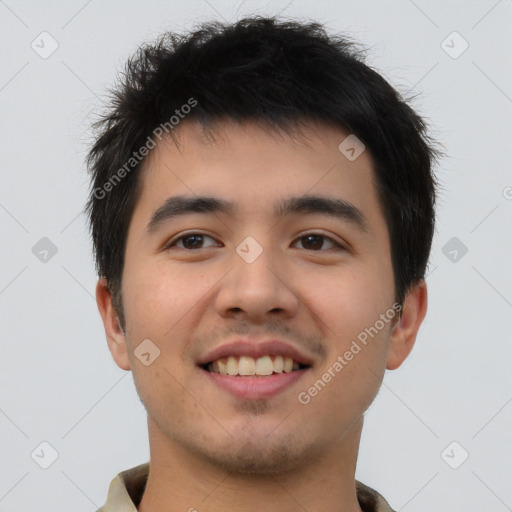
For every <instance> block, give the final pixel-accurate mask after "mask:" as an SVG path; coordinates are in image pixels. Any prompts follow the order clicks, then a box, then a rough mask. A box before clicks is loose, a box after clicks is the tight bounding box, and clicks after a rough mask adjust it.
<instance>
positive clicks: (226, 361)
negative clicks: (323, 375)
mask: <svg viewBox="0 0 512 512" xmlns="http://www.w3.org/2000/svg"><path fill="white" fill-rule="evenodd" d="M200 366H201V368H203V369H204V370H206V371H207V372H209V373H215V374H219V375H229V376H231V377H246V378H247V377H269V376H272V375H279V374H283V373H292V372H297V371H301V370H306V369H307V368H310V367H311V365H308V364H303V363H300V362H299V361H296V360H294V359H293V358H291V357H283V356H280V355H277V356H272V355H264V356H262V357H258V358H253V357H250V356H228V357H222V358H219V359H216V360H215V361H210V362H209V363H205V364H202V365H200Z"/></svg>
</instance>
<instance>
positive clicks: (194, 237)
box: [165, 233, 213, 250]
mask: <svg viewBox="0 0 512 512" xmlns="http://www.w3.org/2000/svg"><path fill="white" fill-rule="evenodd" d="M205 238H209V239H210V240H213V238H212V237H211V236H208V235H203V234H201V233H189V234H188V235H183V236H181V237H180V238H177V239H176V240H174V241H173V242H171V243H169V244H167V245H166V247H165V248H166V249H170V248H171V247H174V246H177V244H178V243H179V242H183V245H182V246H181V247H180V246H178V248H179V249H187V250H189V249H204V248H205V247H203V242H204V239H205ZM210 247H211V246H210Z"/></svg>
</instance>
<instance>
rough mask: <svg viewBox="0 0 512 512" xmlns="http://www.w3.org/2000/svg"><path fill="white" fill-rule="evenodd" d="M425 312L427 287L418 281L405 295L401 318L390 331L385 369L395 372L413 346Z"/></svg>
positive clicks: (421, 281) (422, 281)
mask: <svg viewBox="0 0 512 512" xmlns="http://www.w3.org/2000/svg"><path fill="white" fill-rule="evenodd" d="M426 312H427V285H426V283H425V281H424V280H420V281H419V282H418V284H416V285H415V286H414V287H413V288H412V289H411V290H410V291H409V293H408V294H407V295H406V297H405V299H404V303H403V309H402V311H401V313H402V314H401V316H400V317H399V318H398V320H397V321H396V323H395V325H394V327H393V329H392V331H391V342H390V345H389V350H388V357H387V362H386V368H387V369H388V370H396V369H397V368H398V367H399V366H400V365H401V364H402V363H403V362H404V361H405V359H406V358H407V356H408V355H409V353H410V352H411V350H412V347H413V346H414V342H415V341H416V336H417V334H418V330H419V328H420V325H421V322H423V319H424V318H425V313H426Z"/></svg>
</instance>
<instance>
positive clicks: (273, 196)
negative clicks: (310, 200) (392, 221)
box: [134, 121, 385, 228]
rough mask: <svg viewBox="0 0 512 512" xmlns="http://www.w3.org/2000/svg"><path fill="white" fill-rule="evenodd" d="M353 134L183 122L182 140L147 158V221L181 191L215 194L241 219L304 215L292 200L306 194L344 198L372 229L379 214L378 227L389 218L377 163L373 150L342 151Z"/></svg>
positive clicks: (318, 127)
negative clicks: (354, 153) (381, 199)
mask: <svg viewBox="0 0 512 512" xmlns="http://www.w3.org/2000/svg"><path fill="white" fill-rule="evenodd" d="M348 135H349V134H347V133H345V132H343V131H341V130H339V129H336V128H333V127H331V126H327V125H323V124H315V123H311V124H309V125H306V126H303V127H301V130H300V133H295V132H293V133H290V132H286V131H276V130H271V129H268V128H267V127H265V126H262V125H259V124H256V123H245V124H237V123H235V122H231V121H222V122H219V123H217V124H216V125H215V126H214V127H213V130H211V131H206V132H205V131H204V130H203V129H202V127H200V126H199V125H198V124H197V123H195V122H190V121H186V122H183V123H182V124H181V125H180V126H179V131H178V132H177V133H176V138H177V143H176V141H174V140H173V139H171V138H170V137H169V138H168V139H167V140H165V139H164V140H162V141H161V142H159V143H158V144H157V146H156V148H154V149H153V150H152V152H151V153H150V155H149V157H148V159H147V161H146V162H145V165H144V169H143V171H142V176H141V183H140V185H141V194H140V195H139V200H138V204H137V206H136V214H137V217H143V218H144V220H145V222H146V223H148V222H149V221H150V220H151V219H152V218H153V217H154V216H155V214H156V213H157V209H158V208H161V207H162V206H163V205H164V204H165V202H166V201H168V200H169V198H171V197H176V196H180V197H181V198H194V197H196V198H198V197H215V198H217V199H219V200H221V201H223V202H224V203H229V204H230V208H229V209H225V210H224V213H227V214H229V215H231V216H232V217H235V218H240V219H242V218H244V217H253V218H256V217H255V216H256V215H257V216H258V218H259V219H263V218H269V219H272V218H275V217H278V216H280V215H281V216H282V214H283V211H285V212H292V213H293V212H294V211H295V212H296V213H297V208H296V209H295V210H294V209H293V208H291V209H290V208H289V206H290V204H291V203H290V200H291V199H292V198H294V197H295V198H296V197H303V196H305V195H307V196H315V197H319V196H322V197H329V198H331V199H335V200H336V199H339V200H341V201H342V202H343V203H344V205H345V206H346V205H349V206H353V207H354V211H356V213H355V214H354V211H352V212H351V213H350V212H349V215H350V214H353V216H357V212H361V213H362V214H363V216H364V218H365V219H366V218H368V220H369V221H370V222H369V224H370V227H371V224H372V218H373V224H375V222H377V223H379V222H381V221H382V222H383V218H382V217H383V216H382V212H381V211H380V208H379V202H378V198H377V194H376V187H375V184H374V171H373V161H372V158H371V156H370V154H369V152H368V151H366V150H365V151H363V152H362V153H361V154H360V155H359V156H358V157H357V158H356V159H349V158H347V156H345V153H343V152H342V151H340V149H339V146H340V144H342V148H344V145H346V144H345V142H344V141H346V140H347V137H348ZM348 140H350V139H348ZM356 149H360V148H356ZM349 156H350V153H349ZM181 206H183V205H181ZM324 206H325V205H324ZM338 206H339V205H338ZM287 207H288V208H287ZM299 209H300V208H299ZM219 211H220V210H219ZM302 212H303V213H305V212H307V208H303V209H302ZM221 213H222V212H221ZM134 217H135V215H134ZM379 217H380V218H379ZM135 220H136V219H135V218H134V221H135ZM382 222H381V227H382ZM373 227H375V226H373ZM384 228H385V226H384Z"/></svg>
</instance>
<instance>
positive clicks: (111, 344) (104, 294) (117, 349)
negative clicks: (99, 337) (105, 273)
mask: <svg viewBox="0 0 512 512" xmlns="http://www.w3.org/2000/svg"><path fill="white" fill-rule="evenodd" d="M96 303H97V305H98V310H99V312H100V315H101V319H102V320H103V327H104V328H105V335H106V336H107V343H108V348H109V349H110V353H111V354H112V357H113V358H114V361H115V362H116V364H117V366H119V368H121V369H123V370H129V369H130V360H129V358H128V347H127V346H126V338H125V335H124V332H123V330H122V329H121V324H120V322H119V317H118V316H117V313H116V311H115V309H114V306H113V305H112V297H111V295H110V291H109V289H108V285H107V280H106V279H105V278H104V277H102V278H100V280H99V281H98V283H97V285H96Z"/></svg>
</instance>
